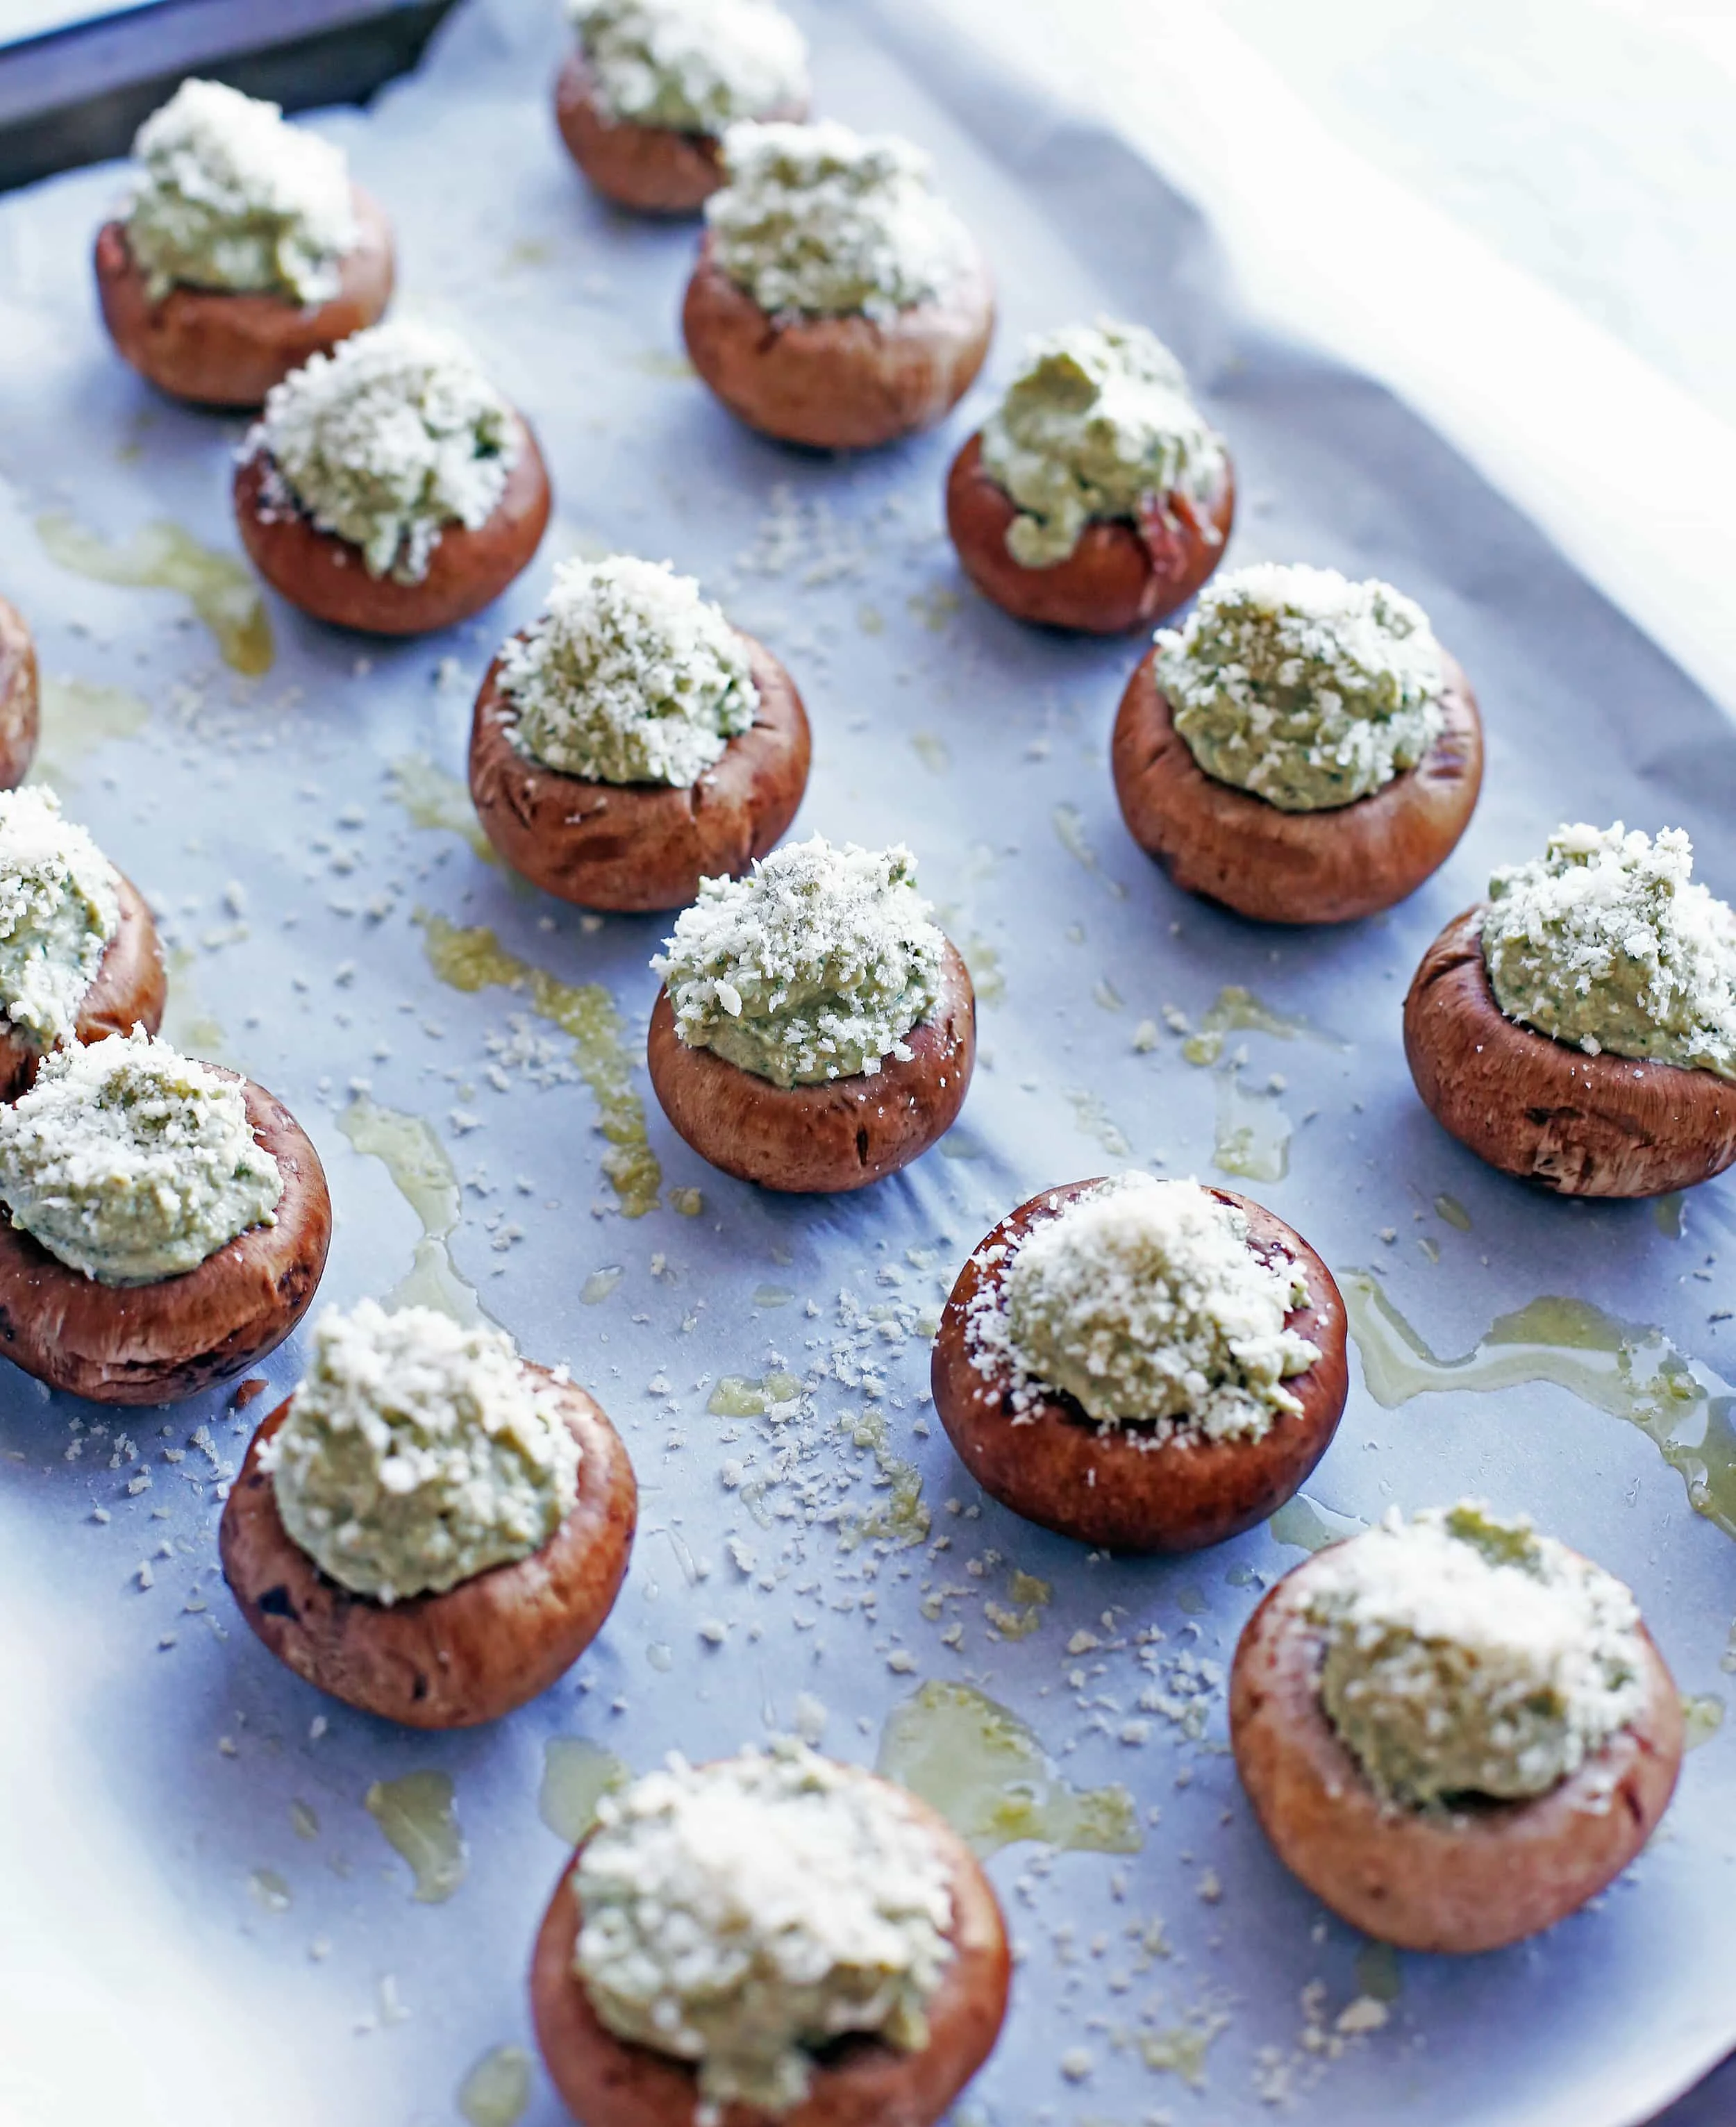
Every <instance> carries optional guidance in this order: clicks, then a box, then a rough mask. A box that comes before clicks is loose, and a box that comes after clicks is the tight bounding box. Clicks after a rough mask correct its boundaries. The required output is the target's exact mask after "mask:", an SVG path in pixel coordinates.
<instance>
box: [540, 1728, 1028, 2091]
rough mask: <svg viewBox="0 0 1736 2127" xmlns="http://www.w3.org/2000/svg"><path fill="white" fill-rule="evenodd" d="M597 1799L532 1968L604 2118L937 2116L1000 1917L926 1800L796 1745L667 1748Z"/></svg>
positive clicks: (552, 2061) (999, 1961)
mask: <svg viewBox="0 0 1736 2127" xmlns="http://www.w3.org/2000/svg"><path fill="white" fill-rule="evenodd" d="M1009 1975H1010V1955H1009V1951H1008V1945H1007V1939H1006V1930H1005V1924H1004V1922H1003V1921H1002V1919H1001V1916H1000V1907H999V1906H998V1904H997V1903H996V1898H995V1894H994V1892H993V1891H992V1890H991V1888H990V1886H989V1883H988V1879H987V1878H986V1876H985V1875H984V1874H983V1873H982V1868H981V1866H980V1865H979V1864H978V1863H977V1859H976V1857H975V1856H974V1855H972V1853H971V1851H970V1850H969V1848H968V1847H967V1846H966V1845H964V1843H963V1840H960V1838H959V1837H958V1834H957V1833H956V1832H954V1831H953V1830H952V1829H951V1827H950V1826H948V1824H947V1823H946V1822H945V1821H944V1819H943V1818H942V1817H939V1816H938V1815H937V1814H936V1813H935V1812H934V1811H933V1810H931V1809H930V1808H929V1807H927V1805H926V1804H925V1803H921V1802H919V1801H918V1800H917V1799H916V1798H915V1796H914V1795H911V1794H908V1793H906V1792H905V1791H904V1790H903V1789H902V1788H897V1787H894V1786H892V1784H890V1783H888V1782H887V1781H884V1780H881V1779H877V1778H876V1777H875V1776H874V1775H873V1774H870V1773H866V1772H862V1771H859V1770H858V1769H856V1768H855V1767H854V1766H849V1765H836V1764H834V1763H832V1762H831V1761H830V1760H826V1759H824V1758H821V1757H817V1756H816V1755H815V1754H814V1753H813V1752H812V1751H811V1750H807V1748H805V1747H804V1746H802V1745H800V1744H797V1743H789V1742H785V1743H779V1744H778V1745H775V1746H773V1749H772V1750H770V1751H769V1752H767V1753H764V1754H761V1753H759V1752H757V1751H754V1750H746V1751H744V1752H742V1753H741V1754H740V1755H739V1756H737V1757H734V1758H726V1759H724V1760H720V1761H717V1762H714V1763H712V1764H709V1765H698V1766H690V1765H687V1764H685V1763H684V1762H683V1761H682V1760H680V1759H679V1758H672V1759H671V1760H669V1765H668V1766H667V1768H666V1769H664V1770H662V1771H659V1772H655V1773H651V1774H647V1775H646V1777H645V1778H643V1779H640V1780H637V1781H636V1782H634V1783H633V1784H632V1785H631V1787H629V1788H627V1790H626V1791H625V1793H622V1794H619V1795H614V1796H605V1797H604V1798H603V1801H602V1803H600V1804H599V1805H598V1825H597V1827H596V1829H595V1830H594V1831H592V1832H591V1833H590V1835H589V1837H588V1838H587V1839H586V1840H585V1841H584V1845H581V1846H580V1848H579V1851H578V1854H577V1855H576V1856H575V1859H574V1862H573V1864H572V1865H571V1866H570V1868H569V1869H567V1870H566V1871H565V1874H563V1875H562V1877H561V1882H560V1884H559V1885H558V1887H557V1888H556V1892H555V1895H554V1897H553V1899H552V1900H551V1902H550V1905H549V1908H548V1911H547V1914H546V1916H545V1918H544V1920H543V1923H542V1930H541V1931H540V1933H539V1934H538V1936H537V1945H536V1949H535V1952H534V1954H533V1957H532V1966H531V2006H532V2011H533V2014H534V2016H535V2019H536V2025H537V2041H538V2044H540V2046H541V2048H542V2057H543V2059H544V2062H545V2063H546V2066H547V2068H548V2071H549V2074H550V2076H551V2077H552V2079H553V2081H554V2083H555V2087H556V2089H557V2090H558V2091H560V2093H561V2097H562V2098H563V2099H564V2100H565V2102H566V2104H567V2106H569V2108H570V2110H571V2111H572V2113H573V2115H574V2116H575V2118H576V2119H579V2120H584V2122H585V2123H586V2127H672V2123H674V2122H678V2121H685V2120H693V2119H699V2120H705V2119H707V2118H710V2119H717V2120H726V2121H728V2122H730V2123H731V2127H769V2123H770V2122H773V2121H776V2122H778V2123H781V2127H930V2123H932V2122H934V2121H935V2120H939V2118H940V2117H941V2116H942V2115H943V2114H944V2113H945V2112H946V2110H947V2109H948V2106H950V2105H951V2103H952V2102H953V2099H954V2098H955V2097H956V2096H958V2093H959V2091H961V2090H962V2089H963V2087H964V2086H965V2084H966V2083H967V2082H969V2080H970V2078H971V2077H972V2076H973V2075H974V2074H975V2073H976V2072H977V2069H978V2068H980V2067H981V2066H982V2063H983V2061H984V2060H985V2059H986V2058H987V2056H988V2054H989V2052H990V2050H991V2048H992V2047H993V2045H994V2043H995V2040H996V2037H997V2035H999V2032H1000V2025H1001V2023H1002V2020H1003V2019H1004V2018H1005V2013H1006V2001H1007V1992H1008V1983H1009Z"/></svg>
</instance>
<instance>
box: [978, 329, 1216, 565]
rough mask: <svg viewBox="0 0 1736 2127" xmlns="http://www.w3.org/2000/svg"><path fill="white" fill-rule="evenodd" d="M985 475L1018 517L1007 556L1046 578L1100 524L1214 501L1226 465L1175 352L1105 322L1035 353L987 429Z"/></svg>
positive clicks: (1043, 340) (1044, 338)
mask: <svg viewBox="0 0 1736 2127" xmlns="http://www.w3.org/2000/svg"><path fill="white" fill-rule="evenodd" d="M982 463H983V467H984V468H985V470H986V471H987V472H988V473H989V474H990V475H991V476H992V477H993V478H994V479H995V480H996V481H999V482H1000V486H1002V487H1003V488H1005V490H1006V492H1007V493H1008V494H1009V495H1010V496H1011V497H1012V499H1013V500H1014V501H1015V502H1016V503H1017V504H1018V505H1019V514H1018V515H1017V516H1016V517H1015V519H1013V521H1012V523H1010V525H1009V526H1008V527H1007V533H1006V547H1007V552H1009V553H1010V555H1011V556H1012V557H1013V559H1014V560H1015V561H1018V562H1020V563H1021V564H1023V566H1024V567H1026V568H1029V569H1041V568H1049V567H1052V566H1054V565H1055V564H1056V563H1057V562H1059V561H1065V560H1066V559H1067V556H1068V555H1069V554H1071V552H1072V551H1073V549H1074V548H1075V547H1076V546H1077V545H1078V543H1079V535H1080V533H1081V532H1083V531H1084V529H1085V528H1086V525H1087V524H1088V523H1090V521H1091V520H1092V519H1093V518H1113V519H1130V520H1132V521H1133V522H1134V523H1140V522H1141V521H1142V519H1144V518H1145V517H1146V516H1147V515H1148V514H1161V513H1162V512H1164V511H1165V510H1166V509H1167V508H1168V507H1169V504H1168V501H1167V498H1169V497H1171V496H1173V495H1184V496H1185V497H1187V498H1188V499H1189V500H1191V501H1194V502H1203V501H1204V500H1207V499H1208V498H1209V497H1210V496H1211V495H1213V493H1215V491H1216V490H1217V489H1218V487H1219V486H1221V484H1222V482H1223V476H1224V467H1225V463H1226V460H1225V456H1224V448H1223V438H1222V437H1221V436H1219V435H1218V433H1217V431H1216V430H1215V429H1213V428H1212V426H1211V425H1210V424H1209V422H1208V421H1207V420H1206V419H1205V416H1204V415H1203V414H1202V413H1201V412H1200V411H1199V408H1198V407H1197V406H1196V405H1194V401H1193V399H1192V396H1190V393H1189V391H1188V382H1187V378H1186V377H1185V374H1184V373H1183V371H1182V367H1181V364H1180V362H1177V360H1176V359H1175V356H1174V355H1173V354H1171V352H1170V350H1169V349H1168V348H1166V346H1165V345H1164V343H1163V342H1162V341H1161V339H1158V337H1157V334H1155V333H1152V332H1147V330H1146V329H1145V327H1144V326H1143V325H1128V324H1115V323H1114V322H1113V321H1112V320H1109V319H1107V318H1105V319H1100V320H1099V321H1098V322H1097V323H1096V324H1092V325H1062V327H1061V328H1060V329H1058V330H1057V331H1055V332H1050V333H1044V334H1042V335H1041V336H1040V337H1039V338H1037V339H1033V340H1031V341H1029V343H1027V345H1026V347H1025V350H1024V357H1023V358H1022V359H1021V361H1020V362H1019V371H1018V374H1017V375H1016V376H1015V377H1014V379H1013V381H1012V382H1011V384H1010V385H1009V386H1008V387H1007V391H1006V396H1005V398H1004V399H1003V400H1001V402H1000V405H998V406H997V407H996V409H995V410H994V412H993V413H992V414H991V415H990V416H989V417H988V419H987V420H986V421H985V422H984V423H983V424H982Z"/></svg>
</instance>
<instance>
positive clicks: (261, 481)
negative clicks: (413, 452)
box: [234, 414, 551, 635]
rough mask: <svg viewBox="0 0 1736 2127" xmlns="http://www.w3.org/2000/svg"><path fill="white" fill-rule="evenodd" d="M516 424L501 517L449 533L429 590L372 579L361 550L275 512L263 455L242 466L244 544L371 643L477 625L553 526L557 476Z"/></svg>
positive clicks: (280, 588)
mask: <svg viewBox="0 0 1736 2127" xmlns="http://www.w3.org/2000/svg"><path fill="white" fill-rule="evenodd" d="M513 426H514V429H515V430H516V432H517V434H518V457H517V458H516V459H515V460H514V461H513V466H512V468H511V470H510V471H509V472H508V474H507V476H506V486H505V488H504V490H503V492H502V494H501V497H500V500H499V502H497V503H496V504H495V505H494V512H493V514H491V515H490V517H489V518H488V519H487V520H486V521H485V523H481V524H480V525H478V526H477V528H475V531H471V528H469V526H468V525H464V524H448V525H447V526H446V527H445V528H444V529H443V530H442V533H441V534H440V538H439V539H438V542H436V544H435V547H434V551H433V553H432V554H431V555H430V556H429V557H428V574H427V575H426V576H423V578H422V580H421V581H420V582H419V583H414V584H400V583H399V582H397V581H395V579H393V578H392V577H390V576H370V575H369V574H368V572H367V567H366V566H365V565H364V563H363V561H362V550H361V548H360V547H357V546H354V545H352V542H350V541H349V540H348V539H340V538H338V535H337V534H336V533H333V532H322V531H320V530H319V528H318V526H317V525H315V523H314V520H313V519H312V518H311V517H309V516H306V515H305V514H303V513H302V511H300V509H296V507H295V506H294V505H292V504H289V505H285V506H284V507H283V509H281V512H279V511H275V510H273V509H272V505H270V504H269V503H267V502H266V501H265V499H264V495H265V479H266V473H267V467H268V464H269V460H268V457H267V453H266V452H264V451H263V450H261V451H259V452H256V453H255V454H254V455H253V457H248V458H244V460H243V461H242V462H241V463H240V464H239V466H237V467H236V468H235V487H234V496H235V522H236V524H237V525H238V526H239V528H240V533H241V543H242V545H243V546H244V547H246V549H247V552H248V558H249V560H250V561H252V562H253V566H254V567H255V568H256V569H258V571H259V573H260V575H261V576H263V577H264V579H265V580H266V581H267V583H268V584H269V585H271V587H272V590H275V591H277V592H279V593H281V595H282V596H283V597H285V598H286V599H288V600H289V602H290V604H291V605H295V606H300V609H301V610H302V611H303V612H304V613H311V614H312V615H313V617H314V618H315V620H323V621H327V622H329V623H330V624H331V625H332V626H333V627H334V628H356V629H357V630H359V631H360V632H362V633H363V634H367V635H431V634H433V632H434V631H435V630H436V629H437V628H451V627H453V626H454V625H455V624H456V623H457V622H459V621H461V620H468V619H469V618H470V617H471V614H472V613H480V611H481V610H482V609H483V607H484V606H485V605H487V604H489V603H490V600H491V599H497V598H499V595H500V594H501V592H502V591H504V590H505V589H506V587H507V585H509V583H511V581H512V580H513V577H514V576H518V574H519V573H520V572H521V571H523V569H524V568H525V567H526V566H527V565H528V563H529V561H530V559H531V557H532V555H533V554H534V553H535V552H536V551H537V547H538V546H539V545H540V544H541V543H542V535H543V533H544V532H545V531H546V529H547V527H548V520H549V510H550V508H551V495H550V493H549V481H548V469H547V467H546V466H545V465H544V464H543V462H542V452H541V451H540V450H538V449H537V438H535V436H533V435H532V433H531V431H530V427H529V424H527V422H526V421H525V420H524V419H523V416H522V415H518V414H514V415H513ZM262 513H263V514H262Z"/></svg>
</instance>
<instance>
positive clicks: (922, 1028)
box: [646, 940, 977, 1195]
mask: <svg viewBox="0 0 1736 2127" xmlns="http://www.w3.org/2000/svg"><path fill="white" fill-rule="evenodd" d="M904 1039H905V1044H906V1047H907V1048H909V1049H911V1051H912V1052H913V1054H911V1059H910V1061H909V1062H908V1063H907V1064H901V1063H900V1062H899V1060H898V1059H897V1058H896V1056H887V1057H884V1058H882V1060H881V1065H880V1068H879V1069H878V1071H877V1072H875V1073H873V1076H872V1077H871V1076H870V1075H869V1074H868V1073H866V1072H859V1073H857V1074H856V1075H855V1076H854V1078H835V1079H834V1080H832V1081H831V1082H830V1084H827V1085H822V1086H777V1085H773V1082H772V1081H771V1080H770V1079H769V1078H760V1077H759V1075H758V1074H757V1073H754V1072H752V1071H744V1070H743V1069H742V1068H740V1065H739V1064H731V1063H727V1062H726V1060H725V1059H723V1058H722V1057H721V1056H718V1055H716V1054H713V1053H712V1050H711V1049H689V1048H688V1045H687V1044H686V1043H685V1042H684V1040H682V1039H681V1037H680V1035H679V1034H678V1033H677V1032H676V1031H675V1014H674V1007H672V1006H671V1004H670V1003H669V992H668V990H667V989H663V990H660V991H659V992H658V994H657V1002H656V1005H655V1007H654V1009H653V1010H652V1012H651V1025H650V1036H649V1039H648V1040H647V1042H646V1062H647V1063H648V1064H649V1066H650V1074H651V1085H652V1087H653V1088H654V1089H655V1092H656V1095H657V1098H658V1100H659V1101H660V1102H661V1103H662V1106H663V1112H664V1113H665V1115H666V1116H668V1117H669V1120H670V1122H671V1123H673V1124H674V1127H675V1129H676V1130H678V1131H679V1133H680V1135H682V1136H683V1137H684V1138H685V1139H686V1140H687V1142H688V1144H690V1145H692V1147H693V1149H694V1151H695V1152H697V1153H698V1154H699V1155H700V1157H701V1158H704V1159H708V1160H709V1161H710V1162H711V1163H712V1166H713V1167H719V1168H722V1170H723V1172H725V1173H726V1174H733V1175H736V1177H739V1178H740V1180H741V1181H743V1182H758V1183H759V1186H760V1187H761V1188H763V1189H778V1190H783V1191H788V1192H789V1193H791V1194H795V1195H803V1194H816V1193H825V1192H833V1193H837V1192H842V1191H844V1190H848V1189H862V1188H865V1187H867V1185H868V1183H869V1182H879V1181H882V1180H884V1178H885V1177H887V1175H888V1174H896V1172H897V1171H898V1169H899V1168H901V1167H907V1166H908V1165H909V1164H910V1163H911V1160H913V1159H915V1158H916V1157H917V1156H918V1154H920V1153H924V1152H926V1151H927V1150H928V1149H929V1146H930V1145H931V1144H934V1143H935V1142H936V1140H937V1139H940V1138H943V1137H944V1136H945V1135H946V1133H947V1132H948V1130H950V1129H951V1128H952V1126H953V1123H954V1122H955V1121H956V1120H958V1111H959V1109H960V1108H961V1107H962V1106H963V1105H964V1096H965V1089H966V1088H967V1087H968V1086H969V1084H970V1082H971V1071H972V1067H973V1066H974V1064H975V1063H976V1060H977V997H976V992H974V991H973V990H972V988H971V978H970V976H969V974H968V973H967V970H966V969H965V964H964V962H963V960H962V959H960V958H959V956H958V949H957V948H956V947H955V946H954V945H953V944H952V943H951V941H950V940H948V944H947V948H946V953H945V955H944V959H942V962H941V968H940V993H939V996H938V997H936V999H935V1000H934V1007H933V1009H932V1010H931V1011H929V1015H928V1016H927V1018H926V1019H924V1020H922V1021H920V1022H919V1023H918V1024H917V1025H916V1026H913V1027H912V1028H911V1030H910V1032H909V1033H908V1034H907V1035H906V1036H905V1037H904Z"/></svg>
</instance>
